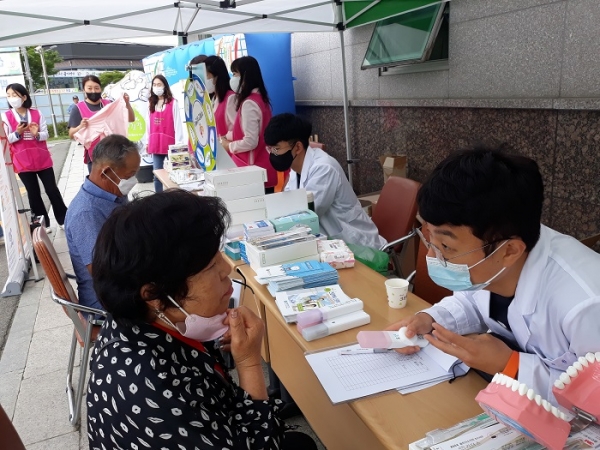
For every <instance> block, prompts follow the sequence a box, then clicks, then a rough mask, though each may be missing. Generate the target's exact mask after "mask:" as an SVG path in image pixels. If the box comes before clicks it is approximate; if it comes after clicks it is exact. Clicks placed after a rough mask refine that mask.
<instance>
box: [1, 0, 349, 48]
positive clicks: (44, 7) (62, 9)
mask: <svg viewBox="0 0 600 450" xmlns="http://www.w3.org/2000/svg"><path fill="white" fill-rule="evenodd" d="M220 3H221V2H220V1H219V0H198V1H196V2H190V1H180V2H175V3H174V2H172V1H171V2H169V1H168V0H129V1H123V0H103V1H102V2H101V4H95V5H94V6H92V5H91V4H90V2H89V1H85V2H72V1H70V0H27V1H23V0H3V1H2V2H1V7H0V47H9V46H17V45H18V46H23V45H39V44H44V45H48V44H58V43H65V42H83V41H97V40H108V39H123V38H133V37H147V36H159V35H173V34H178V33H187V34H203V33H211V34H219V33H277V32H283V33H289V32H302V31H307V32H314V31H334V30H335V29H336V28H335V24H336V23H337V20H336V15H337V7H336V3H335V1H334V0H237V2H236V8H230V9H223V8H220V7H219V5H220Z"/></svg>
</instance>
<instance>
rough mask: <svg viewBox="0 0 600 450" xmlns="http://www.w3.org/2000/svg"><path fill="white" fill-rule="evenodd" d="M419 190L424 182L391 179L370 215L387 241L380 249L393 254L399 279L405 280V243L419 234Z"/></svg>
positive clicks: (391, 255) (392, 258) (397, 178)
mask: <svg viewBox="0 0 600 450" xmlns="http://www.w3.org/2000/svg"><path fill="white" fill-rule="evenodd" d="M420 187H421V183H419V182H417V181H414V180H410V179H408V178H401V177H394V176H392V177H389V178H388V180H387V181H386V183H385V184H384V185H383V189H382V190H381V194H380V195H379V200H377V206H376V207H375V208H373V214H372V216H371V219H372V220H373V223H375V225H376V226H377V230H378V231H379V234H380V235H381V236H382V237H384V238H385V240H386V241H388V243H387V244H386V245H384V246H383V247H381V248H380V250H381V251H384V252H387V253H389V254H390V259H391V261H392V264H393V266H394V271H395V272H396V275H398V276H399V277H402V273H401V270H400V264H401V262H402V259H403V258H404V255H405V253H406V249H407V248H408V245H405V244H406V243H407V242H408V241H409V240H410V239H412V238H413V237H414V236H415V235H416V233H415V231H414V226H415V220H416V217H417V192H419V188H420Z"/></svg>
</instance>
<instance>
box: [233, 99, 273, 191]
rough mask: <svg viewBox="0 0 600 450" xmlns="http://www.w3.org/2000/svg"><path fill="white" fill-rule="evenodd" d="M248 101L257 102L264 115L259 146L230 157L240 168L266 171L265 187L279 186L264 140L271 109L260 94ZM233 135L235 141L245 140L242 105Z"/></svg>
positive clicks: (236, 117)
mask: <svg viewBox="0 0 600 450" xmlns="http://www.w3.org/2000/svg"><path fill="white" fill-rule="evenodd" d="M248 100H252V101H254V102H256V104H257V105H258V106H259V108H260V111H261V113H262V126H261V128H262V129H261V130H260V134H259V138H258V145H257V146H256V148H255V149H254V150H250V151H249V152H243V153H237V154H234V153H229V156H231V159H233V161H234V162H235V164H236V165H237V166H238V167H243V166H251V165H254V166H259V167H262V168H263V169H266V170H267V182H266V183H265V187H268V188H269V187H274V186H275V185H277V171H276V170H275V169H273V166H271V163H270V162H269V152H268V151H267V146H266V144H265V138H264V134H265V128H267V125H268V124H269V121H270V120H271V115H272V114H271V108H270V107H269V105H266V104H265V102H264V101H263V99H262V97H261V95H260V94H259V93H253V94H250V96H249V97H248V98H247V99H246V100H244V101H245V102H246V101H248ZM232 134H233V140H234V141H239V140H241V139H243V138H244V131H243V130H242V106H241V105H240V109H238V112H237V115H236V116H235V122H234V124H233V130H232Z"/></svg>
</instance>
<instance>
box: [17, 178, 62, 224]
mask: <svg viewBox="0 0 600 450" xmlns="http://www.w3.org/2000/svg"><path fill="white" fill-rule="evenodd" d="M38 177H40V180H42V184H43V185H44V189H45V190H46V195H48V198H49V199H50V203H51V204H52V208H54V217H55V218H56V221H57V222H58V224H59V225H62V224H64V223H65V215H66V214H67V206H66V205H65V202H64V201H63V198H62V196H61V195H60V191H59V190H58V187H57V186H56V181H55V179H54V169H53V168H52V167H50V168H48V169H44V170H40V171H39V172H21V173H20V174H19V178H20V179H21V181H22V182H23V184H24V185H25V189H26V190H27V196H28V197H29V206H30V207H31V214H32V216H44V221H45V223H46V226H47V227H48V226H50V218H49V217H48V211H46V206H45V205H44V201H43V200H42V193H41V191H40V184H39V183H38V180H37V179H38Z"/></svg>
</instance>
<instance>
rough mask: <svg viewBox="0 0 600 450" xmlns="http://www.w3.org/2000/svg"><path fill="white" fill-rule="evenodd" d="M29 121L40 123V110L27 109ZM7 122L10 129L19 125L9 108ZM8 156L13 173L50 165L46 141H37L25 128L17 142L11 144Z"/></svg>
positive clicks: (35, 169) (13, 129) (37, 170)
mask: <svg viewBox="0 0 600 450" xmlns="http://www.w3.org/2000/svg"><path fill="white" fill-rule="evenodd" d="M29 114H30V116H31V122H29V123H30V124H31V123H37V124H38V125H39V123H40V112H39V111H38V110H37V109H29ZM6 118H7V119H8V124H9V125H10V128H11V130H12V131H15V130H16V129H17V127H18V126H19V122H17V119H16V118H15V115H14V112H13V111H12V110H11V111H9V112H8V113H7V114H6ZM10 156H11V158H12V160H13V168H14V170H15V173H20V172H39V171H40V170H44V169H49V168H50V167H52V156H50V152H49V151H48V146H47V145H46V141H38V140H37V139H35V138H34V137H33V134H31V133H30V132H29V130H26V131H25V132H24V133H23V136H21V139H19V140H18V141H17V142H14V143H12V144H11V147H10Z"/></svg>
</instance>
